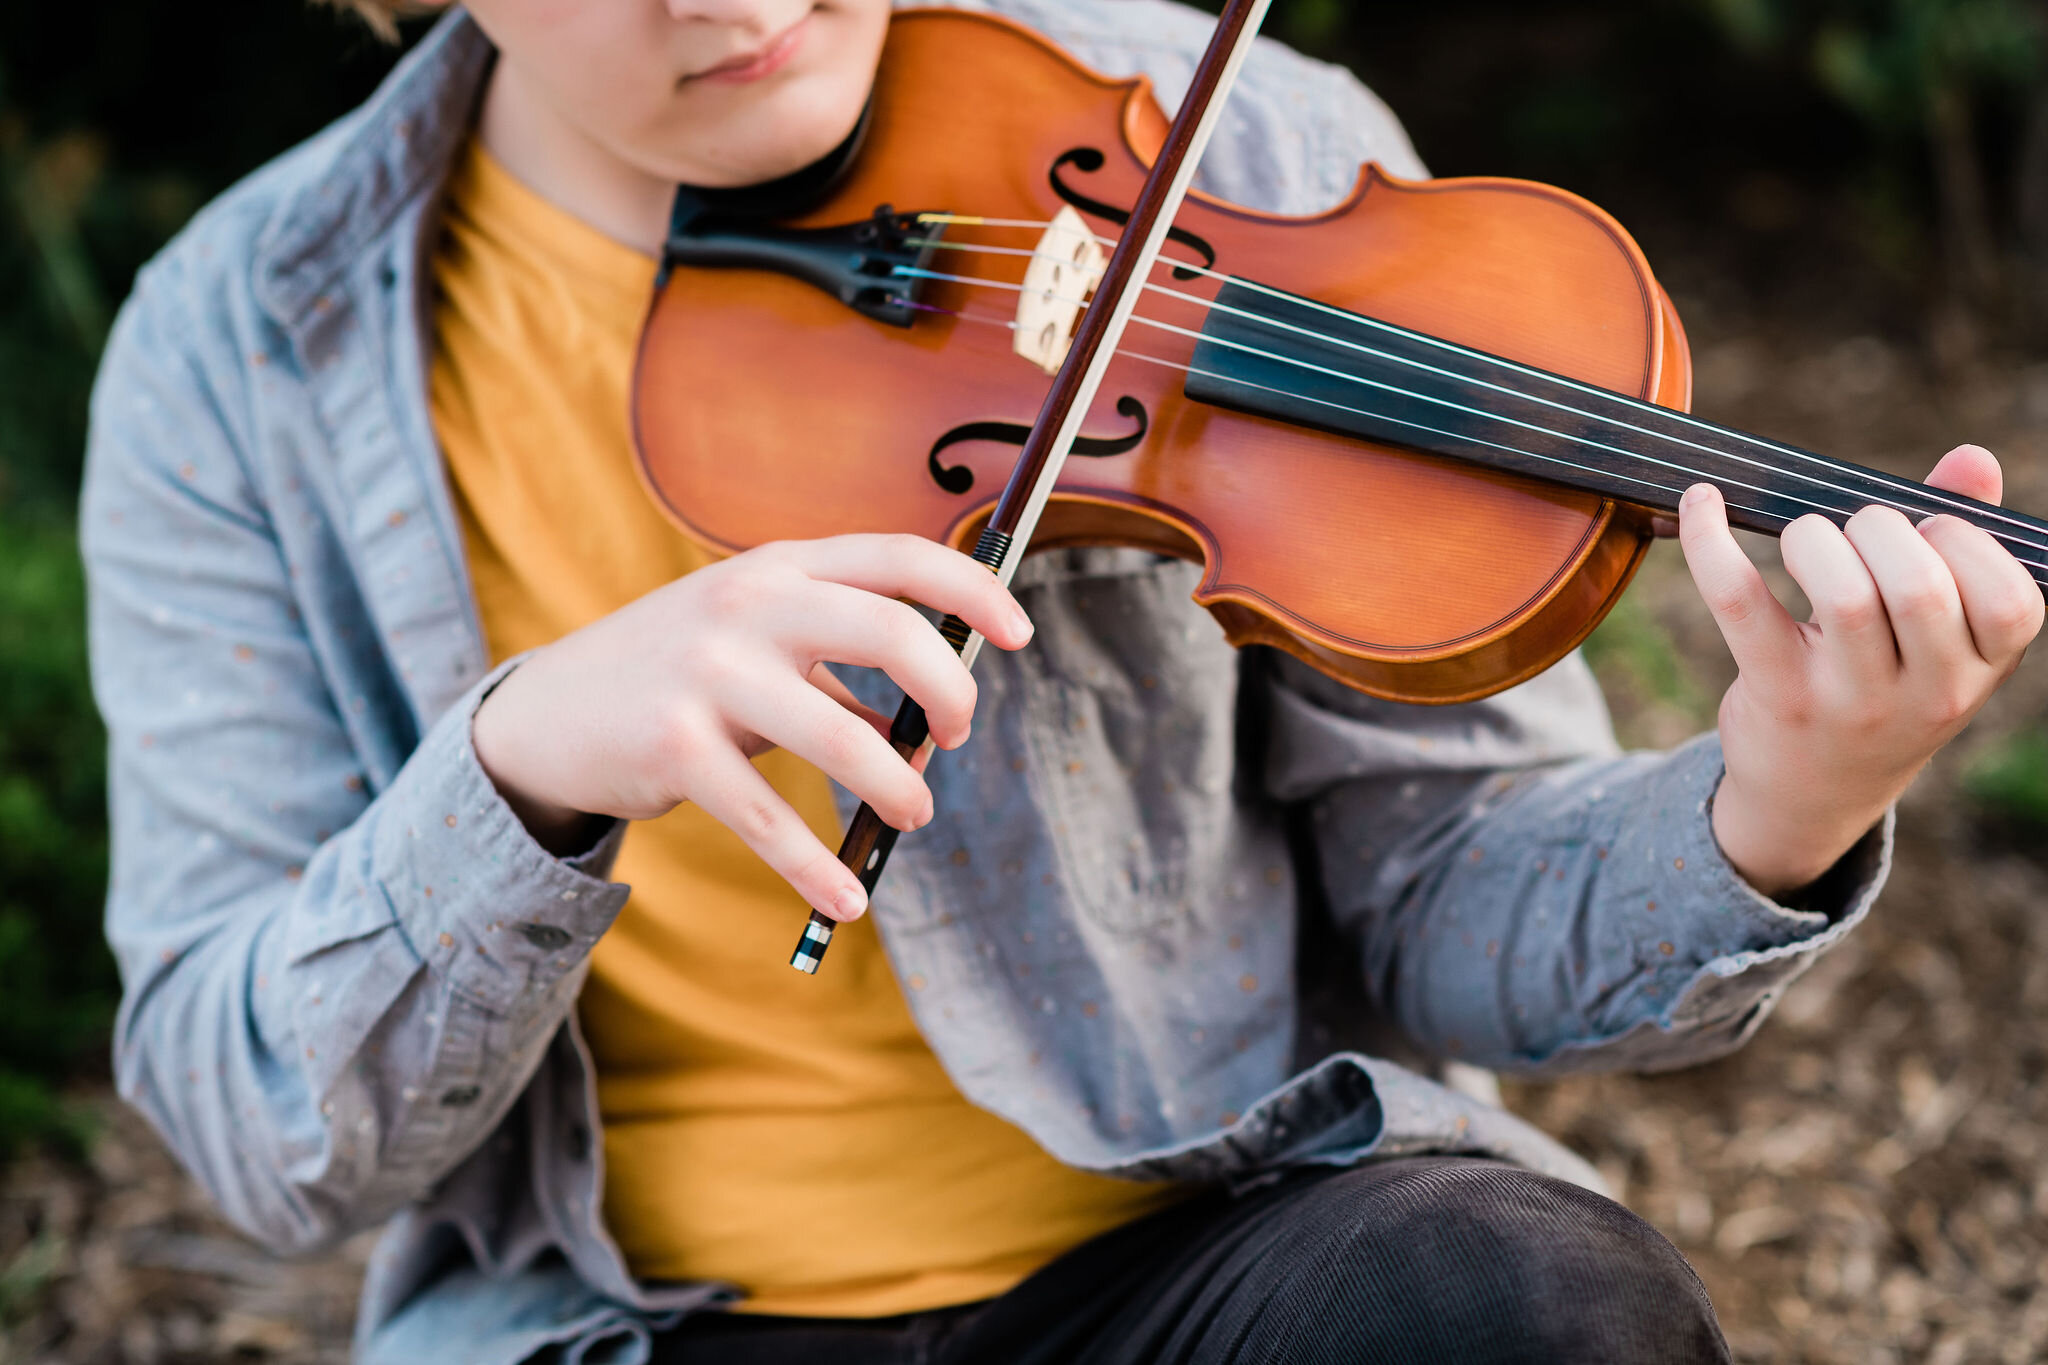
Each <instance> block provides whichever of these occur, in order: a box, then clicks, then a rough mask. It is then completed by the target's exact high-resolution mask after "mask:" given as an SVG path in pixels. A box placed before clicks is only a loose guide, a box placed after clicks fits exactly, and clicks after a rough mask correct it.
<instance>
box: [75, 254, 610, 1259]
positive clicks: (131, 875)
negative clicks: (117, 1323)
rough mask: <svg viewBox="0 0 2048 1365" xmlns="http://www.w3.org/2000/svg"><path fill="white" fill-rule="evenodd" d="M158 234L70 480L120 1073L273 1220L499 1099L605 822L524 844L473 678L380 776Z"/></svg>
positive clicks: (588, 880) (393, 1163)
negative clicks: (312, 623) (486, 754)
mask: <svg viewBox="0 0 2048 1365" xmlns="http://www.w3.org/2000/svg"><path fill="white" fill-rule="evenodd" d="M180 302H181V301H180V299H179V298H178V284H177V278H176V274H175V263H172V264H171V265H166V266H159V267H156V268H153V270H152V272H150V273H149V274H146V275H145V277H144V279H143V280H142V281H141V282H140V283H139V286H138V289H137V292H136V295H135V297H134V298H133V299H132V300H131V301H130V303H129V305H128V306H127V308H126V309H125V310H124V312H123V315H122V317H121V319H120V322H119V324H118V326H117V327H116V329H115V332H114V335H113V338H112V341H111V343H110V345H109V347H108V351H107V356H106V359H105V361H104V363H103V366H102V370H101V375H100V380H99V383H98V386H97V388H96V390H95V395H94V403H93V411H92V426H91V438H90V444H89V450H88V457H87V474H86V487H85V495H84V500H83V504H82V513H81V515H82V543H83V547H84V552H85V558H86V564H87V571H88V578H89V585H90V613H91V622H90V628H91V643H92V660H93V682H94V691H95V695H96V697H97V699H98V702H99V705H100V708H101V711H102V713H103V715H104V716H105V718H106V722H107V730H108V743H109V746H110V764H109V772H110V776H109V782H110V796H109V800H110V818H111V826H112V841H113V846H112V878H111V883H110V887H109V891H108V900H107V932H108V937H109V940H110V941H111V943H112V944H113V947H114V950H115V954H116V957H117V959H118V962H119V964H120V968H121V972H122V980H123V992H124V993H123V999H122V1005H121V1011H120V1015H119V1019H118V1022H117V1026H116V1039H115V1069H116V1075H117V1078H118V1081H119V1085H120V1088H121V1091H122V1093H123V1094H124V1095H125V1096H126V1097H127V1098H128V1099H129V1100H131V1101H132V1102H133V1103H135V1104H136V1105H137V1106H139V1107H140V1108H141V1109H142V1110H143V1111H144V1112H145V1113H146V1114H148V1115H149V1117H150V1118H151V1119H152V1120H153V1121H154V1122H155V1124H156V1125H157V1126H158V1127H159V1128H160V1129H161V1130H162V1132H163V1134H164V1136H165V1137H166V1138H167V1139H168V1141H169V1142H170V1144H171V1146H172V1147H173V1148H174V1149H175V1151H176V1152H177V1154H178V1155H179V1157H180V1158H181V1159H182V1160H183V1161H184V1162H185V1163H186V1165H187V1166H188V1167H190V1169H191V1170H192V1171H193V1172H194V1173H195V1174H196V1175H197V1176H198V1177H199V1179H200V1180H201V1181H202V1182H203V1183H204V1184H205V1185H206V1186H207V1187H208V1189H209V1190H210V1191H211V1192H212V1193H213V1195H214V1196H215V1197H216V1199H217V1200H218V1201H219V1203H220V1205H221V1207H222V1208H223V1209H224V1210H225V1211H226V1212H227V1213H228V1214H229V1216H230V1217H232V1218H233V1219H234V1220H235V1221H236V1222H237V1223H238V1224H240V1225H241V1226H242V1227H243V1228H245V1229H247V1230H248V1231H249V1232H250V1233H252V1234H254V1235H255V1236H257V1237H259V1238H261V1239H263V1240H264V1241H266V1242H268V1243H270V1244H272V1245H274V1246H277V1247H279V1248H284V1249H305V1248H310V1247H314V1246H318V1245H320V1244H322V1243H325V1242H328V1241H331V1240H333V1239H335V1238H337V1237H340V1236H342V1235H345V1234H346V1233H348V1232H350V1231H353V1230H355V1229H357V1228H361V1227H364V1226H368V1225H372V1224H374V1223H376V1222H379V1221H381V1220H382V1219H383V1218H384V1217H385V1216H386V1215H387V1214H389V1213H390V1212H391V1211H392V1209H394V1208H395V1207H397V1206H398V1205H400V1204H401V1203H403V1202H404V1201H406V1200H408V1199H410V1198H414V1197H417V1196H419V1195H420V1194H422V1193H423V1192H425V1191H426V1190H427V1189H428V1188H430V1187H431V1186H432V1184H433V1183H434V1182H435V1181H436V1180H437V1179H438V1178H439V1177H440V1176H442V1175H443V1174H445V1173H446V1172H447V1171H448V1170H450V1169H451V1168H452V1167H453V1166H454V1165H455V1164H456V1163H457V1162H459V1161H460V1160H461V1159H462V1158H463V1157H464V1156H465V1155H467V1154H468V1153H469V1152H470V1151H471V1150H472V1149H473V1148H475V1147H476V1146H477V1145H478V1144H479V1143H480V1142H481V1141H482V1140H483V1139H484V1138H485V1137H486V1136H488V1135H489V1134H490V1132H491V1131H492V1130H493V1129H494V1128H495V1127H496V1126H497V1124H498V1122H499V1121H500V1119H501V1118H502V1117H503V1116H504V1114H505V1113H506V1111H507V1110H508V1109H509V1108H510V1107H511V1105H512V1104H513V1103H514V1101H515V1100H516V1099H517V1097H518V1095H519V1093H520V1091H521V1090H522V1088H523V1087H524V1085H525V1083H526V1081H527V1079H528V1077H529V1076H530V1075H531V1074H532V1072H533V1069H534V1067H535V1066H536V1065H537V1064H538V1062H539V1060H540V1058H541V1056H542V1054H543V1052H544V1051H545V1049H546V1047H547V1044H548V1042H549V1040H550V1038H551V1037H552V1036H553V1035H554V1033H555V1031H556V1029H557V1028H558V1026H559V1025H560V1024H561V1022H562V1020H563V1018H564V1016H565V1015H566V1013H567V1012H568V1010H569V1009H570V1008H571V1007H572V1004H573V1001H574V999H575V994H576V991H577V989H578V986H579V985H580V982H581V979H582V975H583V970H584V965H585V962H586V954H587V951H588V949H589V948H590V946H591V945H592V943H594V942H595V940H596V939H597V938H598V936H599V935H600V934H602V933H603V932H604V930H605V929H606V928H607V927H608V926H609V924H610V923H611V921H612V919H613V917H614V916H615V915H616V914H617V913H618V911H619V909H620V907H621V906H622V904H623V902H624V899H625V895H626V888H624V887H623V886H619V885H616V884H613V883H611V882H609V881H607V880H606V877H607V874H608V872H609V870H610V866H611V862H612V858H613V855H614V854H615V853H616V850H617V847H618V841H619V838H620V828H621V827H618V826H616V825H615V826H614V827H612V828H611V829H610V830H609V831H608V832H606V833H605V834H604V835H603V837H602V838H600V839H599V840H598V841H597V842H596V844H595V845H594V846H593V847H592V848H590V849H589V850H587V851H586V852H585V853H584V854H583V855H582V856H581V857H579V858H575V859H568V860H563V859H557V858H555V857H552V856H551V855H549V854H548V853H547V852H546V851H544V850H543V849H541V848H540V847H539V846H538V845H537V844H536V843H535V842H534V841H533V840H532V839H531V838H530V837H529V836H528V835H527V833H526V831H525V830H524V828H523V827H522V826H521V825H520V823H519V821H518V819H517V817H516V816H515V815H514V814H513V813H512V811H511V810H510V809H509V808H508V807H507V806H506V804H505V802H504V801H503V800H502V799H500V798H499V796H498V795H497V793H496V791H495V789H494V788H493V787H492V785H491V783H490V780H489V779H488V777H487V776H486V775H485V774H484V772H483V771H482V769H481V768H480V766H479V765H478V763H477V759H476V754H475V751H474V749H473V748H472V747H471V743H470V718H471V714H472V712H473V711H474V709H475V707H476V706H477V704H478V702H479V701H480V699H481V698H482V697H483V696H484V695H486V694H487V692H488V690H489V688H490V687H491V686H493V685H494V684H495V682H496V681H497V679H498V678H499V677H501V676H502V675H503V673H504V671H505V670H506V668H509V667H511V666H515V664H516V661H513V662H511V663H508V664H507V665H505V666H503V667H501V668H500V669H499V670H497V671H495V672H494V673H492V674H491V675H490V676H489V677H486V678H484V679H482V680H481V681H479V682H478V683H477V684H476V685H475V686H473V687H472V688H471V689H470V690H469V691H468V693H467V694H466V695H464V696H463V697H462V698H461V699H460V700H459V701H457V702H456V703H455V704H454V705H453V706H451V707H450V708H449V709H448V710H447V711H446V713H445V714H443V715H442V716H440V717H439V718H438V719H437V720H436V721H434V722H433V723H432V725H431V726H430V727H429V728H428V729H427V731H426V733H425V734H424V736H423V737H422V738H421V740H420V742H419V744H418V745H417V747H416V748H415V749H414V751H413V752H412V754H411V756H410V758H409V759H407V760H406V761H405V762H404V763H403V765H402V766H401V767H399V768H398V769H397V770H396V772H395V775H393V776H391V777H390V778H389V779H388V780H387V781H385V782H383V783H382V785H381V789H378V790H373V788H372V779H371V771H372V768H373V766H374V765H371V764H369V763H366V762H365V761H364V759H363V757H362V755H361V754H360V752H359V751H358V748H357V747H356V745H355V744H354V743H352V741H351V727H350V724H349V705H348V702H347V701H346V700H345V699H343V698H338V697H336V696H335V695H333V692H332V691H331V689H330V687H329V686H328V684H327V681H326V679H327V677H328V676H329V671H328V669H326V668H325V667H323V660H324V651H325V650H326V649H327V648H329V647H331V644H332V642H327V641H320V640H316V639H314V638H312V636H311V635H310V634H309V632H308V630H307V628H306V625H305V621H304V618H303V616H302V613H301V612H300V611H299V610H298V608H297V606H296V604H295V601H294V595H293V582H294V576H295V574H294V565H293V564H292V563H290V562H288V559H287V556H286V552H285V551H284V549H283V548H282V546H281V544H280V541H279V539H278V537H277V536H276V535H275V534H274V533H273V527H272V525H271V523H270V520H269V517H270V510H269V508H270V504H269V503H268V501H267V500H266V499H265V498H264V497H263V496H261V494H260V492H259V490H258V489H257V488H256V487H255V486H254V484H253V482H252V479H251V477H250V475H249V473H248V467H247V465H246V463H245V461H244V460H243V459H242V458H241V455H242V453H243V452H244V451H245V450H246V449H247V444H246V443H247V441H248V440H249V439H251V438H250V437H249V435H248V432H247V428H246V424H247V422H248V420H249V419H248V417H247V411H246V408H245V406H244V405H243V403H242V402H240V401H239V399H240V397H241V395H238V394H237V393H235V392H233V391H232V390H229V391H223V389H224V387H225V386H226V384H227V383H228V382H231V381H222V380H221V379H220V377H219V376H217V375H214V374H211V373H209V372H208V371H206V370H205V369H203V368H202V367H201V366H200V365H199V364H198V363H197V362H196V361H193V360H191V359H190V358H189V354H190V353H189V352H188V351H187V350H186V349H185V348H184V347H183V346H182V345H181V341H182V340H183V338H182V337H181V329H182V328H183V327H185V326H189V325H191V324H189V323H188V322H185V321H183V319H189V318H192V317H196V316H202V315H203V314H202V313H201V312H200V310H196V309H192V308H186V307H181V306H180Z"/></svg>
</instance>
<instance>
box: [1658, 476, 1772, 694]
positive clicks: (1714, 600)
mask: <svg viewBox="0 0 2048 1365" xmlns="http://www.w3.org/2000/svg"><path fill="white" fill-rule="evenodd" d="M1678 543H1679V545H1680V546H1681V547H1682V548H1683V549H1684V551H1685V562H1686V566H1687V567H1688V568H1690V569H1691V570H1692V581H1693V583H1694V584H1695V585H1696V586H1697V587H1698V588H1699V590H1700V596H1701V598H1703V599H1704V600H1705V601H1706V604H1707V610H1708V611H1710V612H1712V613H1713V614H1714V624H1715V625H1717V626H1719V627H1720V628H1721V637H1722V638H1723V639H1725V640H1726V641H1727V642H1728V650H1729V652H1730V653H1731V654H1733V655H1734V656H1735V662H1736V664H1737V665H1739V666H1740V667H1741V668H1742V669H1743V670H1744V671H1745V672H1776V671H1778V670H1780V669H1783V668H1786V667H1789V666H1791V665H1792V664H1793V662H1794V660H1795V659H1796V657H1797V651H1798V648H1799V627H1798V626H1797V625H1795V624H1794V623H1793V621H1792V617H1791V616H1790V614H1788V613H1787V612H1786V610H1785V608H1784V607H1783V606H1781V605H1780V604H1779V602H1778V599H1777V598H1776V597H1773V596H1772V595H1771V589H1770V585H1769V584H1767V583H1765V582H1764V576H1763V575H1762V574H1760V573H1758V572H1757V571H1756V565H1754V564H1752V563H1750V560H1749V556H1748V555H1746V554H1744V553H1743V550H1742V547H1741V546H1740V545H1738V544H1737V543H1736V541H1735V535H1734V533H1733V532H1732V531H1730V530H1729V529H1728V506H1727V504H1726V503H1725V502H1723V501H1722V499H1721V490H1720V489H1718V488H1716V487H1714V486H1713V485H1712V484H1710V483H1701V484H1694V485H1693V486H1692V487H1691V488H1688V489H1686V490H1685V496H1684V497H1683V498H1682V499H1680V500H1679V504H1678Z"/></svg>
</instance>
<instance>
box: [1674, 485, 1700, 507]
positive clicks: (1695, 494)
mask: <svg viewBox="0 0 2048 1365" xmlns="http://www.w3.org/2000/svg"><path fill="white" fill-rule="evenodd" d="M1705 496H1707V485H1706V484H1703V483H1696V484H1694V485H1693V486H1692V487H1690V488H1688V489H1686V490H1685V496H1684V497H1682V498H1680V499H1679V500H1678V505H1679V506H1680V507H1694V506H1697V505H1698V504H1699V501H1700V499H1701V498H1704V497H1705Z"/></svg>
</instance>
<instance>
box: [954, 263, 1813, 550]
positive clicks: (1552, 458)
mask: <svg viewBox="0 0 2048 1365" xmlns="http://www.w3.org/2000/svg"><path fill="white" fill-rule="evenodd" d="M914 306H915V307H917V308H918V309H920V310H921V311H923V312H927V313H943V314H945V315H946V316H948V317H955V318H959V319H960V320H961V321H963V322H974V323H979V324H981V325H982V326H985V327H1000V328H1002V329H1004V330H1005V331H1010V332H1014V331H1016V330H1017V323H1016V321H1015V320H1014V319H1011V318H998V317H989V316H987V315H985V314H981V313H974V312H969V311H967V310H966V309H955V308H939V307H936V306H934V305H932V304H928V303H920V304H916V305H914ZM1140 320H1141V321H1142V319H1140ZM1116 353H1117V355H1119V356H1121V357H1123V358H1124V359H1126V360H1136V361H1142V362H1143V363H1145V364H1147V365H1157V366H1160V367H1161V368H1163V369H1168V370H1178V371H1179V372H1180V373H1182V374H1192V375H1199V376H1201V377H1202V378H1205V379H1214V380H1217V381H1219V382H1221V383H1226V384H1235V385H1237V386H1239V387H1240V388H1250V389H1260V390H1263V391H1264V392H1267V393H1273V394H1280V395H1282V396H1285V397H1291V398H1301V399H1303V400H1304V401H1307V402H1311V403H1315V404H1317V405H1318V406H1321V407H1327V408H1332V409H1335V410H1336V411H1339V412H1346V413H1351V414H1354V415H1356V416H1360V417H1370V418H1373V419H1374V420H1377V421H1386V422H1392V423H1395V424H1396V425H1399V426H1405V427H1412V428H1414V429H1415V430H1417V431H1422V432H1427V433H1429V434H1431V435H1435V436H1446V437H1456V438H1458V439H1461V440H1470V441H1472V442H1474V443H1475V444H1478V445H1484V446H1488V447H1490V448H1492V449H1494V450H1499V451H1503V452H1506V453H1508V454H1512V455H1522V456H1526V457H1527V458H1529V459H1532V460H1541V461H1543V462H1545V463H1547V464H1554V465H1560V466H1563V467H1564V468H1567V469H1576V470H1578V471H1580V472H1581V473H1586V474H1603V473H1610V471H1604V470H1600V469H1597V468H1595V467H1593V466H1591V465H1582V464H1579V463H1578V462H1576V461H1573V460H1567V459H1565V458H1564V457H1562V456H1559V455H1546V454H1544V453H1543V452H1542V451H1538V450H1525V449H1523V448H1522V447H1520V446H1510V445H1503V444H1501V443H1500V442H1498V441H1488V440H1485V439H1483V438H1481V437H1476V436H1461V435H1460V434H1459V433H1457V432H1452V431H1446V430H1444V429H1442V428H1440V427H1432V426H1429V425H1427V424H1425V423H1422V422H1412V421H1408V420H1406V419H1404V418H1399V417H1394V416H1391V415H1389V414H1386V413H1379V412H1374V411H1372V410H1370V409H1368V408H1359V407H1352V406H1350V405H1348V404H1344V403H1338V402H1334V401H1331V400H1329V399H1323V398H1314V397H1308V396H1307V395H1302V394H1293V393H1289V392H1288V391H1287V390H1284V389H1278V388H1274V387H1273V386H1271V385H1268V384H1258V383H1254V382H1253V381H1251V380H1248V379H1239V378H1236V377H1234V376H1231V375H1224V374H1217V373H1215V372H1214V371H1211V370H1205V369H1203V368H1201V367H1200V366H1198V365H1191V364H1189V363H1187V362H1185V361H1180V360H1169V359H1168V358H1167V357H1165V356H1157V355H1148V354H1146V353H1145V352H1143V351H1134V350H1131V349H1130V348H1128V347H1119V348H1118V349H1117V352H1116ZM1611 477H1614V478H1618V479H1626V480H1627V481H1629V482H1630V483H1639V484H1641V485H1643V486H1644V487H1645V488H1653V489H1655V490H1657V491H1658V492H1660V493H1669V494H1671V495H1673V496H1674V497H1675V496H1677V495H1678V494H1680V493H1682V492H1684V491H1685V490H1684V489H1682V488H1675V487H1673V486H1671V485H1669V484H1662V483H1657V482H1655V481H1653V480H1650V479H1644V478H1639V477H1637V476H1636V475H1633V474H1611ZM1729 505H1730V506H1731V507H1733V508H1735V510H1737V511H1739V512H1748V513H1750V514H1751V515H1752V516H1758V517H1764V518H1767V519H1769V520H1772V521H1782V522H1785V523H1787V524H1789V523H1791V522H1792V521H1794V520H1795V518H1793V517H1788V516H1786V515H1785V514H1784V513H1782V512H1770V511H1766V510H1764V509H1763V508H1760V507H1745V506H1743V505H1741V504H1740V503H1734V502H1731V503H1730V504H1729Z"/></svg>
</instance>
